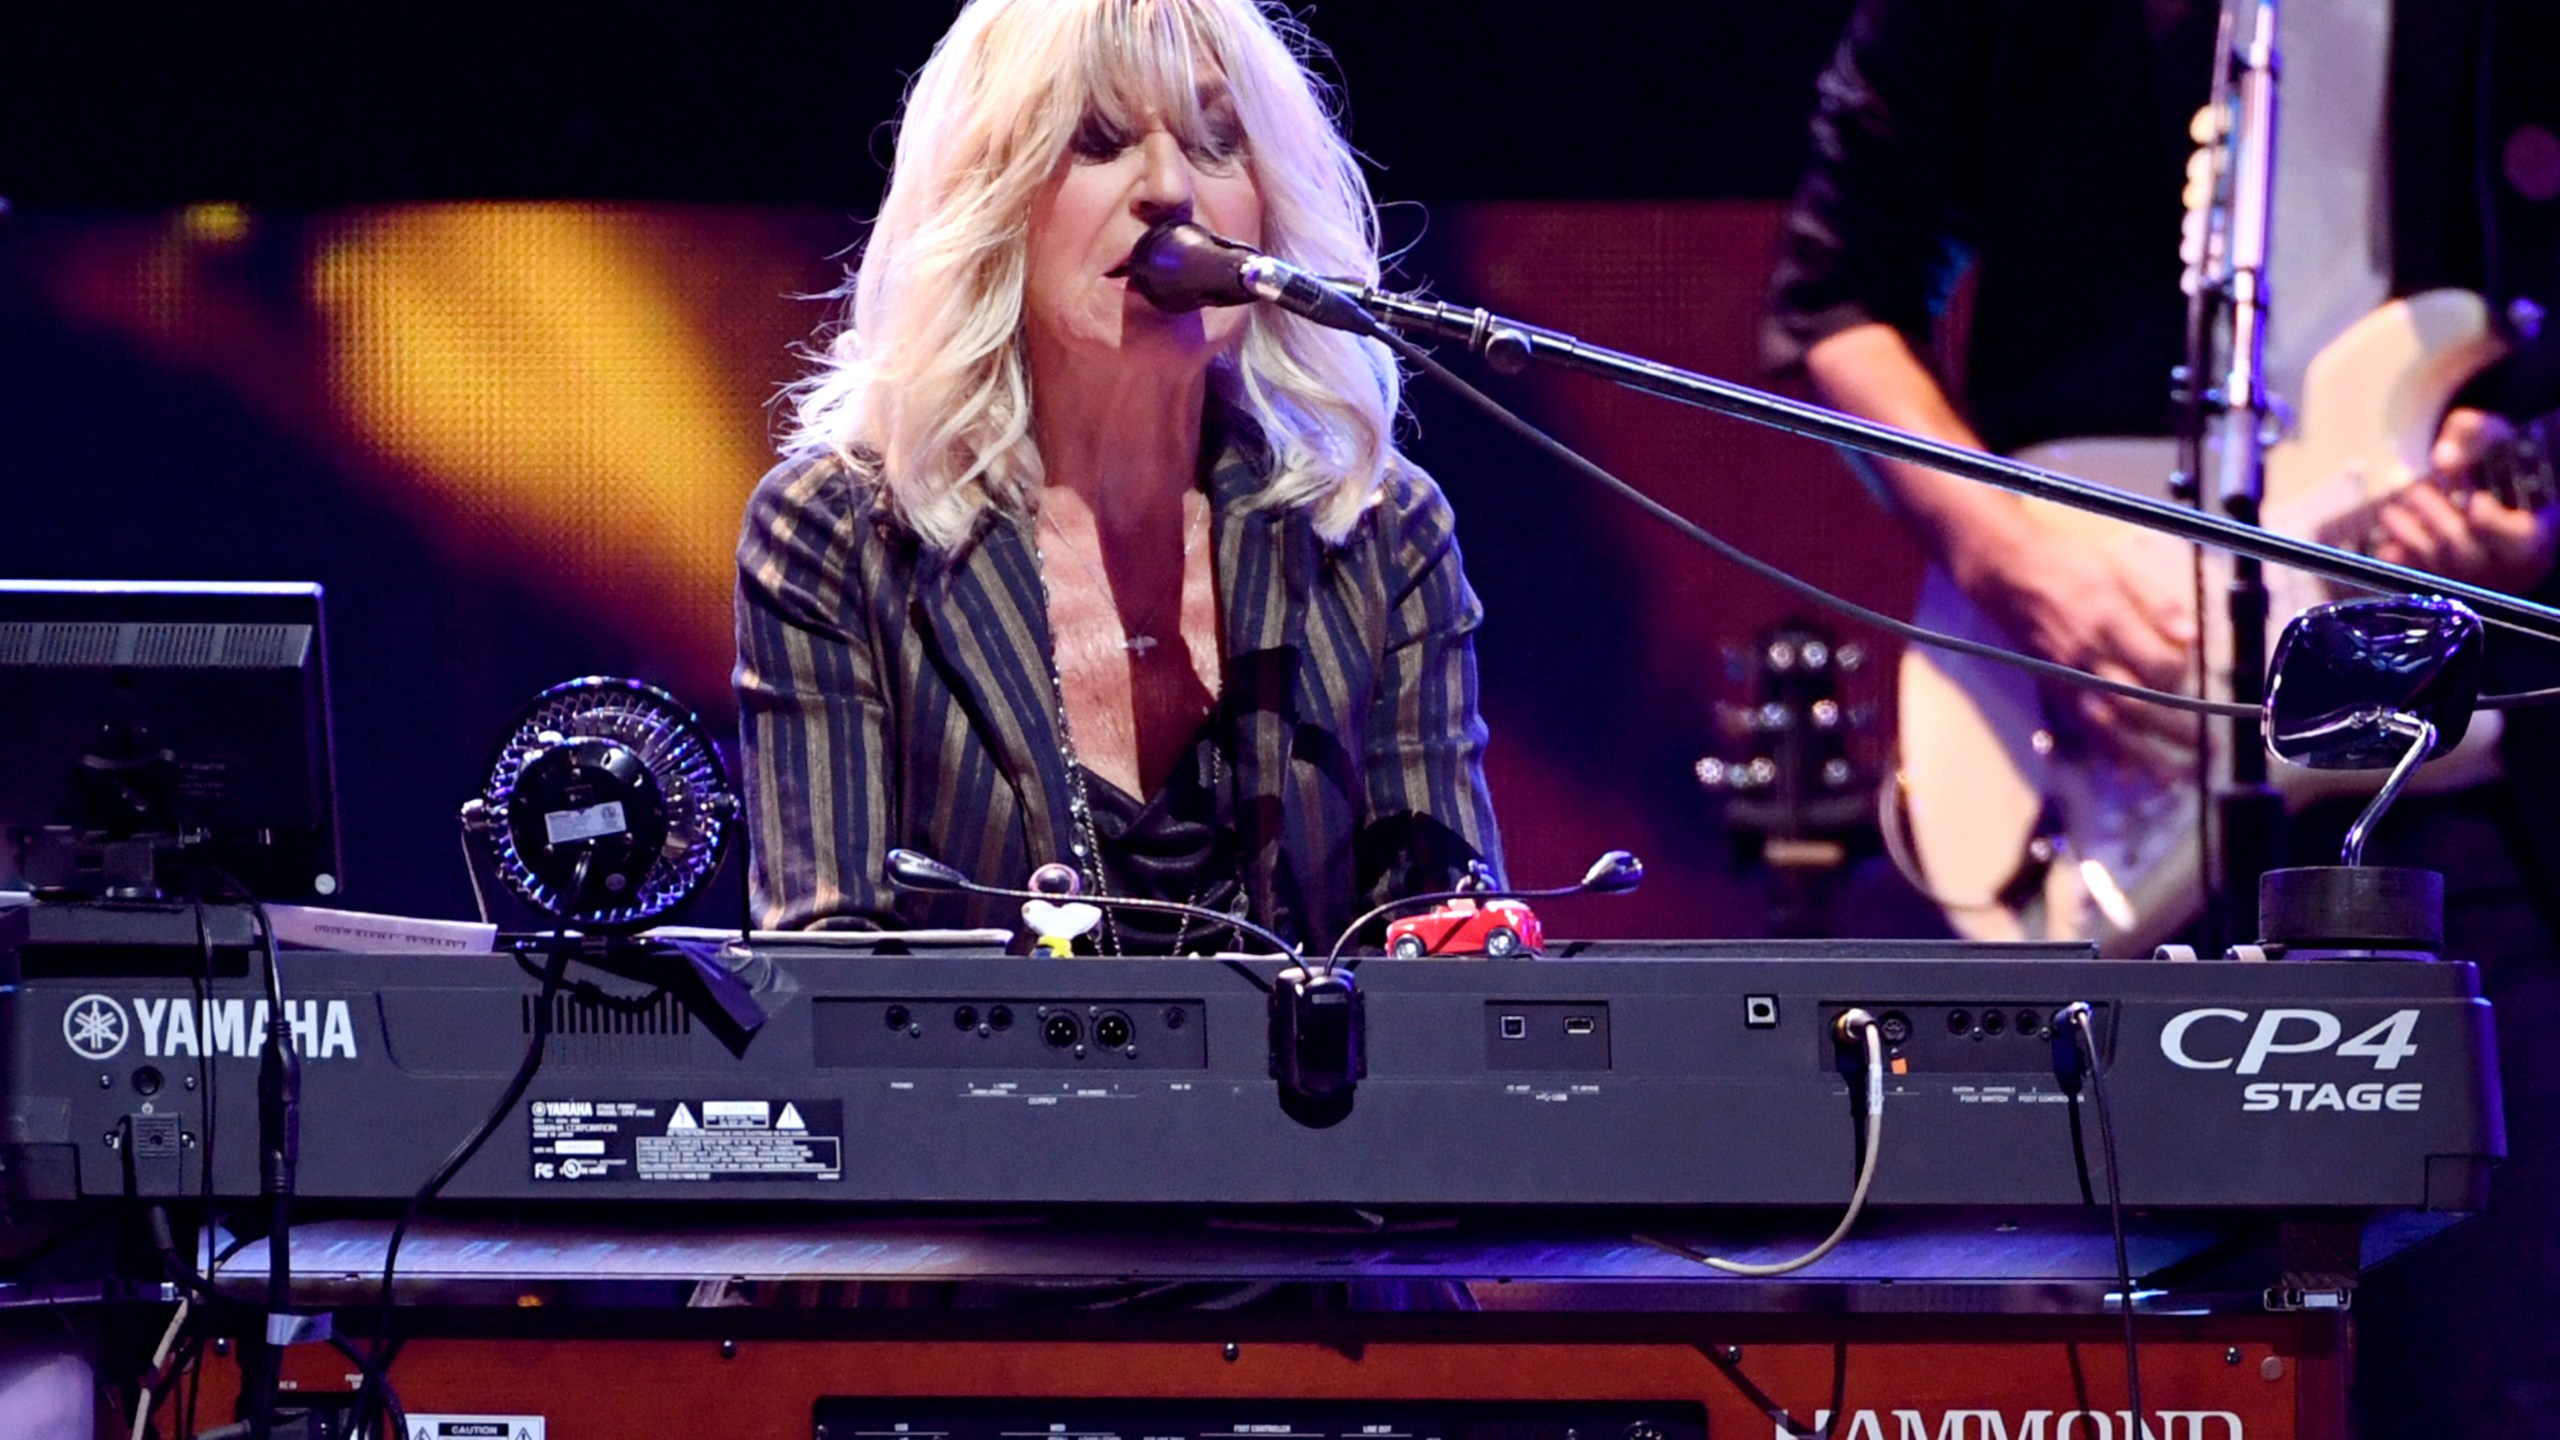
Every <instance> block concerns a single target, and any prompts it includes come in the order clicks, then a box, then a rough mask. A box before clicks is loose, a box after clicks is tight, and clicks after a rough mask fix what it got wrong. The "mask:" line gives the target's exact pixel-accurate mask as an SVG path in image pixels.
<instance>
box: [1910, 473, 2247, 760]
mask: <svg viewBox="0 0 2560 1440" xmlns="http://www.w3.org/2000/svg"><path fill="white" fill-rule="evenodd" d="M2017 518H2018V523H2019V526H2020V527H2022V528H2020V529H2018V530H2017V531H2016V532H2014V533H2008V534H2002V535H1999V536H1996V537H1995V536H1987V535H1975V536H1968V537H1965V538H1964V539H1963V540H1961V541H1960V542H1959V543H1957V544H1956V545H1954V546H1952V547H1951V548H1950V552H1949V555H1948V559H1949V562H1950V571H1951V573H1952V574H1953V576H1954V577H1955V580H1956V583H1957V584H1958V585H1959V586H1960V587H1961V588H1962V589H1963V590H1964V591H1965V593H1966V595H1967V596H1969V597H1970V598H1971V599H1972V600H1973V602H1974V603H1975V604H1976V605H1979V606H1981V607H1982V608H1983V610H1984V611H1985V612H1986V613H1988V614H1989V615H1990V616H1991V617H1992V618H1994V619H1996V620H1998V621H1999V622H2000V623H2001V625H2002V627H2003V628H2005V629H2006V630H2008V632H2009V633H2010V634H2011V635H2013V636H2015V637H2017V638H2018V639H2019V640H2020V641H2021V642H2023V643H2024V644H2025V645H2026V646H2027V648H2028V649H2030V650H2032V651H2034V652H2035V653H2036V654H2039V655H2042V656H2044V657H2046V658H2047V659H2051V660H2057V661H2060V662H2061V663H2063V664H2065V665H2069V666H2071V667H2073V668H2074V669H2079V670H2087V671H2091V672H2093V673H2095V674H2098V675H2102V676H2105V677H2106V678H2108V679H2110V680H2122V681H2129V682H2131V683H2133V684H2137V685H2147V686H2150V687H2151V688H2153V689H2155V690H2175V691H2191V690H2192V689H2193V688H2194V679H2195V676H2194V667H2195V659H2194V646H2195V641H2196V634H2195V624H2194V622H2193V621H2192V620H2191V619H2190V618H2189V617H2188V616H2187V614H2186V607H2185V605H2184V604H2182V603H2181V600H2180V597H2178V596H2175V595H2171V594H2167V593H2163V592H2162V590H2161V589H2160V587H2159V580H2158V577H2147V576H2145V575H2144V574H2143V573H2141V572H2140V571H2139V570H2138V569H2137V567H2136V565H2135V563H2134V561H2133V560H2132V559H2131V558H2130V557H2129V556H2128V554H2127V553H2126V552H2123V551H2120V550H2117V549H2115V548H2111V547H2106V546H2100V545H2094V544H2091V543H2090V542H2088V541H2086V540H2083V539H2080V538H2077V537H2074V536H2070V535H2065V534H2061V533H2058V532H2054V531H2051V530H2048V529H2047V528H2046V527H2045V526H2043V525H2041V524H2039V523H2037V522H2036V520H2035V519H2034V518H2033V517H2032V516H2028V515H2025V514H2023V513H2021V514H2019V515H2018V517H2017ZM2005 528H2006V527H2004V529H2005ZM2177 579H2178V580H2179V581H2180V583H2184V580H2185V575H2184V572H2183V570H2182V571H2181V572H2180V574H2179V575H2178V577H2177ZM2073 693H2074V694H2075V695H2076V696H2077V697H2078V698H2077V702H2076V703H2077V707H2078V712H2079V714H2080V716H2081V718H2082V719H2083V720H2084V721H2085V722H2086V723H2087V724H2088V726H2089V727H2090V729H2091V730H2092V731H2094V732H2097V733H2100V734H2106V735H2119V734H2121V735H2123V736H2124V737H2125V738H2137V737H2138V738H2145V739H2149V740H2152V741H2166V742H2169V744H2170V746H2171V747H2172V751H2173V754H2174V751H2176V750H2182V749H2184V748H2185V747H2189V746H2192V745H2193V744H2194V743H2195V721H2194V719H2193V718H2192V717H2190V716H2188V715H2186V714H2184V713H2183V712H2180V711H2176V710H2171V709H2168V708H2167V707H2165V706H2159V705H2146V704H2143V703H2141V702H2140V701H2135V700H2124V699H2120V698H2118V697H2116V696H2113V695H2107V694H2103V693H2100V692H2098V691H2093V690H2078V691H2074V692H2073ZM2141 748H2145V749H2153V748H2157V747H2156V746H2149V747H2141ZM2163 758H2171V757H2163ZM2171 763H2175V761H2174V759H2171Z"/></svg>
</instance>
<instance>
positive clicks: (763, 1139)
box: [410, 1099, 844, 1440]
mask: <svg viewBox="0 0 2560 1440" xmlns="http://www.w3.org/2000/svg"><path fill="white" fill-rule="evenodd" d="M526 1115H527V1118H528V1121H529V1122H530V1124H531V1125H532V1128H533V1178H534V1179H536V1180H545V1181H554V1182H586V1181H594V1180H674V1181H685V1180H695V1181H700V1180H842V1179H843V1178H844V1112H843V1107H842V1105H841V1104H840V1103H838V1102H836V1101H833V1100H773V1099H762V1100H717V1099H713V1100H705V1099H676V1100H536V1101H533V1102H532V1103H531V1104H530V1105H528V1106H527V1107H526ZM410 1440H416V1437H415V1436H412V1437H410ZM431 1440H433V1437H431ZM508 1440H514V1437H513V1436H510V1437H508ZM537 1440H538V1437H537Z"/></svg>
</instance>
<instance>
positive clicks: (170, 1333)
mask: <svg viewBox="0 0 2560 1440" xmlns="http://www.w3.org/2000/svg"><path fill="white" fill-rule="evenodd" d="M191 1308H192V1306H190V1304H189V1303H188V1302H187V1301H186V1300H184V1299H181V1300H180V1301H179V1302H178V1313H177V1314H175V1315H172V1316H170V1317H169V1328H168V1329H166V1330H164V1331H162V1332H161V1333H160V1344H159V1345H158V1346H157V1347H156V1348H154V1349H153V1350H152V1352H151V1366H150V1368H149V1369H148V1370H146V1371H144V1372H143V1373H144V1374H145V1375H146V1376H156V1375H158V1374H159V1373H160V1372H161V1370H162V1369H163V1368H165V1367H166V1366H167V1365H168V1363H169V1355H170V1353H171V1352H172V1351H174V1350H176V1349H177V1348H178V1335H179V1333H180V1332H182V1331H184V1330H185V1329H186V1328H187V1313H188V1311H189V1310H190V1309H191ZM170 1378H171V1379H172V1380H174V1379H175V1378H176V1377H175V1376H172V1377H170ZM150 1435H151V1385H150V1383H149V1380H148V1379H146V1380H145V1381H144V1383H143V1386H142V1393H141V1395H140V1397H139V1398H138V1399H136V1400H135V1401H134V1406H133V1440H149V1437H150Z"/></svg>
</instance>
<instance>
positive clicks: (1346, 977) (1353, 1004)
mask: <svg viewBox="0 0 2560 1440" xmlns="http://www.w3.org/2000/svg"><path fill="white" fill-rule="evenodd" d="M1270 1015H1271V1078H1272V1079H1274V1080H1276V1081H1278V1082H1279V1084H1280V1108H1281V1109H1282V1110H1283V1111H1285V1112H1286V1113H1287V1114H1288V1115H1289V1117H1290V1118H1291V1119H1294V1120H1296V1121H1298V1122H1299V1123H1300V1124H1303V1125H1307V1126H1310V1127H1314V1128H1317V1129H1321V1128H1323V1127H1325V1126H1328V1125H1332V1124H1334V1123H1336V1122H1338V1121H1340V1120H1341V1119H1342V1118H1343V1117H1345V1116H1347V1115H1349V1114H1350V1113H1351V1100H1352V1095H1353V1092H1354V1090H1355V1089H1356V1087H1357V1086H1358V1085H1359V1083H1360V1081H1361V1080H1362V1079H1364V1078H1365V1077H1366V1076H1367V1075H1368V1073H1369V1057H1368V1049H1367V1044H1366V1035H1367V1030H1368V1023H1367V1022H1368V1001H1367V998H1366V997H1365V996H1363V995H1362V994H1361V993H1360V982H1359V978H1358V976H1357V974H1356V973H1355V972H1353V971H1350V970H1346V969H1343V968H1341V967H1340V966H1326V967H1324V968H1322V969H1317V970H1310V969H1309V968H1308V967H1307V966H1306V965H1304V964H1303V963H1302V964H1297V965H1292V966H1289V967H1288V968H1287V969H1284V970H1282V971H1281V972H1280V973H1279V974H1277V975H1275V976H1273V977H1272V980H1271V999H1270Z"/></svg>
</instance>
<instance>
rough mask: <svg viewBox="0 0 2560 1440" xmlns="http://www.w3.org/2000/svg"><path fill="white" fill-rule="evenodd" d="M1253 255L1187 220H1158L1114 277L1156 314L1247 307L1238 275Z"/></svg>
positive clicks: (1247, 293)
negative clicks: (1123, 280)
mask: <svg viewBox="0 0 2560 1440" xmlns="http://www.w3.org/2000/svg"><path fill="white" fill-rule="evenodd" d="M1256 253H1257V252H1256V251H1254V250H1253V249H1251V248H1250V247H1248V246H1244V245H1239V244H1237V243H1236V242H1235V241H1233V240H1228V239H1224V238H1222V237H1220V236H1216V235H1212V234H1210V233H1209V232H1208V231H1206V230H1203V229H1201V228H1200V227H1199V226H1197V225H1194V224H1192V223H1191V222H1190V221H1188V220H1165V221H1159V222H1157V224H1156V225H1155V227H1154V228H1152V229H1150V230H1148V231H1147V233H1146V234H1145V236H1143V237H1142V238H1140V239H1139V241H1138V244H1137V247H1136V248H1135V249H1133V250H1131V251H1130V252H1129V259H1128V261H1127V263H1126V264H1124V265H1122V266H1121V267H1120V270H1119V272H1118V273H1121V274H1125V275H1126V276H1128V278H1129V288H1131V289H1133V290H1135V291H1137V292H1138V293H1139V294H1140V295H1143V296H1145V297H1146V300H1147V303H1148V304H1150V305H1153V306H1154V307H1156V308H1157V309H1159V310H1163V311H1168V312H1171V313H1174V314H1180V313H1182V312H1184V311H1188V310H1197V309H1200V308H1201V307H1202V306H1205V305H1249V304H1251V303H1253V298H1254V297H1253V293H1252V292H1251V291H1249V290H1247V289H1245V288H1244V279H1243V277H1242V275H1241V274H1240V273H1239V272H1240V271H1241V270H1242V268H1243V266H1244V262H1246V261H1247V260H1251V259H1253V258H1254V256H1255V254H1256Z"/></svg>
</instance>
